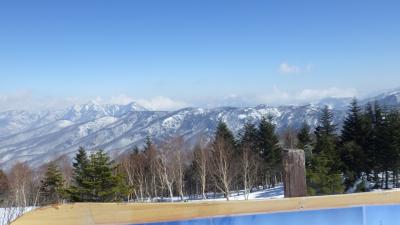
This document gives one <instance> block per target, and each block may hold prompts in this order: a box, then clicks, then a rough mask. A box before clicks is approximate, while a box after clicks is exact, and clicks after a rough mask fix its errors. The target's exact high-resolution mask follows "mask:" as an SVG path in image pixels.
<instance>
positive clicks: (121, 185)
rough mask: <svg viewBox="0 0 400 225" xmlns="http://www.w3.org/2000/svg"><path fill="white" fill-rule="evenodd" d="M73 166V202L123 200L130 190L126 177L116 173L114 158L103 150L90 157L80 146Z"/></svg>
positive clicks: (71, 195) (71, 193)
mask: <svg viewBox="0 0 400 225" xmlns="http://www.w3.org/2000/svg"><path fill="white" fill-rule="evenodd" d="M73 167H74V174H73V185H72V186H71V187H70V188H69V189H68V194H69V196H70V199H71V201H72V202H110V201H121V200H122V199H123V198H124V197H125V196H126V195H127V194H128V192H129V190H128V187H127V185H126V184H125V181H124V177H123V176H122V175H121V174H119V173H116V168H115V166H114V164H113V162H112V160H111V159H110V158H109V156H108V155H107V154H106V153H105V152H104V151H102V150H99V151H96V152H95V153H93V154H91V155H90V158H88V156H87V154H86V151H85V150H84V149H83V148H80V149H79V151H78V153H77V155H76V157H75V158H74V163H73Z"/></svg>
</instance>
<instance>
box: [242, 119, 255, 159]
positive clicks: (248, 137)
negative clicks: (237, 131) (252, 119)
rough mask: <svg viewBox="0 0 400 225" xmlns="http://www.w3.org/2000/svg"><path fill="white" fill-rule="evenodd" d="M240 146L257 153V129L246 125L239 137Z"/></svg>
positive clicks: (250, 124) (252, 125)
mask: <svg viewBox="0 0 400 225" xmlns="http://www.w3.org/2000/svg"><path fill="white" fill-rule="evenodd" d="M240 145H241V146H244V145H246V146H248V147H249V148H250V149H251V150H252V151H253V152H255V153H258V150H257V149H258V148H257V127H256V126H255V125H254V124H252V123H246V124H245V125H244V127H243V131H242V133H241V135H240Z"/></svg>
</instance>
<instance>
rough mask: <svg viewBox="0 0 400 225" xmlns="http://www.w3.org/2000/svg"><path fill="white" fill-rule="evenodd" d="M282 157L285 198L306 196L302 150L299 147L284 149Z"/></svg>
mask: <svg viewBox="0 0 400 225" xmlns="http://www.w3.org/2000/svg"><path fill="white" fill-rule="evenodd" d="M282 158H283V185H284V190H285V198H290V197H302V196H306V195H307V184H306V166H305V156H304V151H303V150H301V149H285V150H284V151H283V157H282Z"/></svg>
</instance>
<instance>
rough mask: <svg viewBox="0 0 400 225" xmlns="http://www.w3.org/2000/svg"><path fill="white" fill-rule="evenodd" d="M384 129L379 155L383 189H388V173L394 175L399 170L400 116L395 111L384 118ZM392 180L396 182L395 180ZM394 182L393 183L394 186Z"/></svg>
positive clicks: (380, 136)
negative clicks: (383, 177) (383, 176)
mask: <svg viewBox="0 0 400 225" xmlns="http://www.w3.org/2000/svg"><path fill="white" fill-rule="evenodd" d="M384 121H385V123H384V124H385V125H384V126H385V127H384V130H383V131H382V130H381V135H379V138H380V144H381V154H380V158H381V160H380V161H382V162H384V163H382V170H383V172H385V188H386V189H388V188H389V172H392V174H394V175H396V174H397V170H398V168H399V159H400V142H399V134H400V114H399V112H398V111H397V110H391V111H390V112H389V113H387V115H386V116H385V119H384ZM393 180H396V179H395V178H394V179H393ZM395 185H396V181H394V185H393V186H395Z"/></svg>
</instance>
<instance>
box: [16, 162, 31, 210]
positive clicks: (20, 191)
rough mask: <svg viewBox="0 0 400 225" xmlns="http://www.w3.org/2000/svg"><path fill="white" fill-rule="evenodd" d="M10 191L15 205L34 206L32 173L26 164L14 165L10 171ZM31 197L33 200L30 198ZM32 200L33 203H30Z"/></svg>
mask: <svg viewBox="0 0 400 225" xmlns="http://www.w3.org/2000/svg"><path fill="white" fill-rule="evenodd" d="M9 178H10V191H11V192H12V194H13V197H14V199H15V204H16V205H18V206H21V207H28V206H29V205H31V204H35V203H36V202H35V199H36V198H35V197H33V196H35V193H34V172H33V171H32V170H31V168H30V167H29V166H28V165H27V164H26V163H19V162H18V163H16V164H15V165H14V166H13V167H12V168H11V171H10V174H9ZM32 197H33V198H32ZM32 200H33V201H32Z"/></svg>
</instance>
